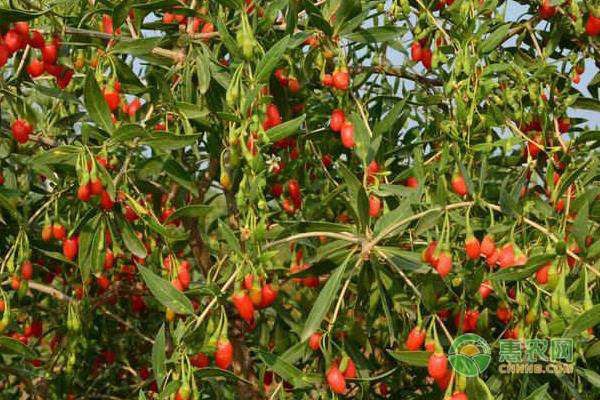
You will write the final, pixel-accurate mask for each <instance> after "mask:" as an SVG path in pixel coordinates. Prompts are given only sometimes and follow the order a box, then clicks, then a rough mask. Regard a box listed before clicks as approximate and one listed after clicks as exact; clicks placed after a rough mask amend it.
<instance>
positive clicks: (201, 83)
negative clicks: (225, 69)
mask: <svg viewBox="0 0 600 400" xmlns="http://www.w3.org/2000/svg"><path fill="white" fill-rule="evenodd" d="M210 62H211V61H210V59H209V58H208V56H207V55H206V53H205V52H204V48H199V49H198V50H197V51H196V76H197V77H198V91H199V92H200V94H206V92H207V91H208V88H209V86H210V67H209V64H210Z"/></svg>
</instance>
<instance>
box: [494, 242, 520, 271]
mask: <svg viewBox="0 0 600 400" xmlns="http://www.w3.org/2000/svg"><path fill="white" fill-rule="evenodd" d="M496 263H497V264H498V265H499V266H500V268H509V267H512V266H513V265H515V249H514V246H513V245H512V243H507V244H505V245H504V246H503V247H502V249H501V250H500V254H499V257H498V261H496Z"/></svg>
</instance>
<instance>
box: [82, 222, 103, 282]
mask: <svg viewBox="0 0 600 400" xmlns="http://www.w3.org/2000/svg"><path fill="white" fill-rule="evenodd" d="M100 218H101V214H98V215H96V216H95V217H94V218H91V219H89V220H88V221H87V223H86V224H85V225H84V226H83V227H82V228H81V231H80V233H79V254H78V256H77V262H78V264H79V271H80V272H81V276H82V278H83V280H86V279H87V278H88V277H89V275H90V273H93V272H96V271H99V270H100V269H101V267H102V263H103V261H104V248H105V246H104V224H101V223H100Z"/></svg>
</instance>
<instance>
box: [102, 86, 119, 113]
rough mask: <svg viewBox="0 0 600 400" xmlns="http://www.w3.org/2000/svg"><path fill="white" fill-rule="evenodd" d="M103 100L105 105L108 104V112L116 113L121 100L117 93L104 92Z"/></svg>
mask: <svg viewBox="0 0 600 400" xmlns="http://www.w3.org/2000/svg"><path fill="white" fill-rule="evenodd" d="M104 100H106V104H108V108H109V109H110V111H113V112H114V111H116V110H117V108H119V103H120V102H121V99H120V98H119V93H118V92H117V91H114V92H108V91H106V92H104Z"/></svg>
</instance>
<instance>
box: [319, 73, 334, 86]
mask: <svg viewBox="0 0 600 400" xmlns="http://www.w3.org/2000/svg"><path fill="white" fill-rule="evenodd" d="M321 83H322V84H323V86H333V76H331V74H323V78H321Z"/></svg>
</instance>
